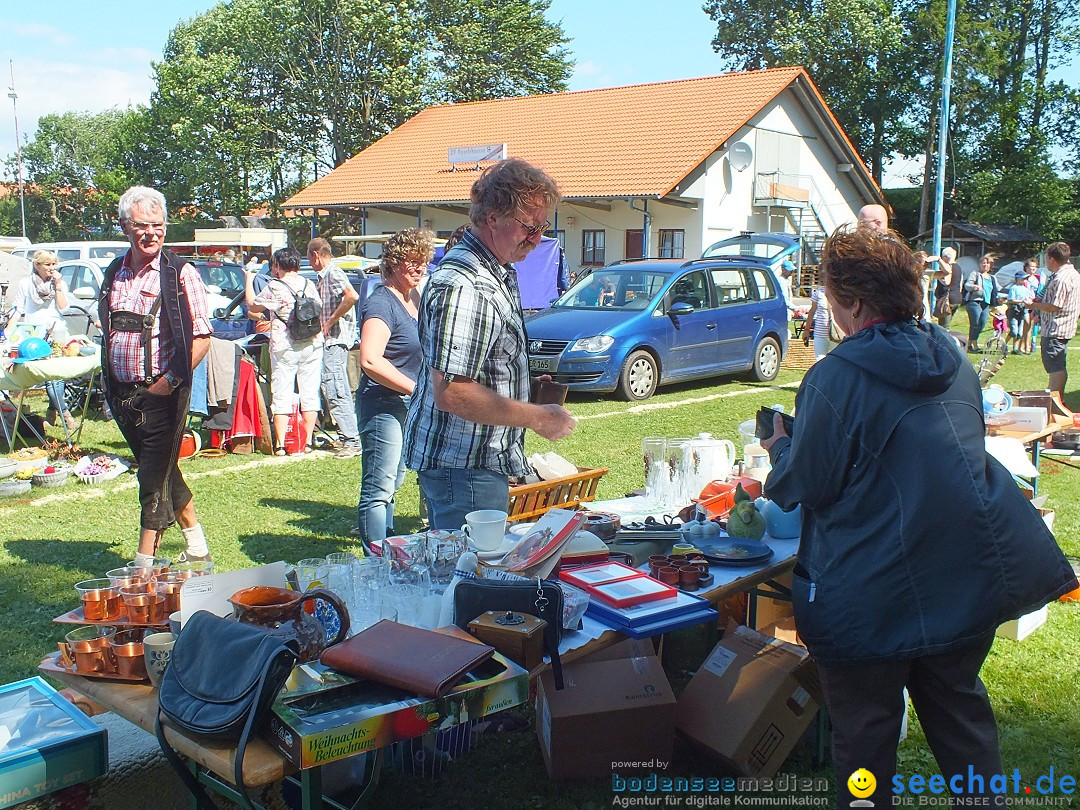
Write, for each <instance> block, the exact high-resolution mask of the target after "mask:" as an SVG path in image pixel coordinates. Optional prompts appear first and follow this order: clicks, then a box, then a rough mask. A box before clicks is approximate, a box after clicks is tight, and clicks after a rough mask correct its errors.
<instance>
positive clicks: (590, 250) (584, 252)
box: [581, 231, 606, 265]
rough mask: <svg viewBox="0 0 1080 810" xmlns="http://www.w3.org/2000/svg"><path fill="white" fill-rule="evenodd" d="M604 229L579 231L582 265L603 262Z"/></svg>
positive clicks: (600, 263)
mask: <svg viewBox="0 0 1080 810" xmlns="http://www.w3.org/2000/svg"><path fill="white" fill-rule="evenodd" d="M605 233H606V232H605V231H582V232H581V263H582V264H584V265H598V264H599V265H602V264H603V263H604V234H605Z"/></svg>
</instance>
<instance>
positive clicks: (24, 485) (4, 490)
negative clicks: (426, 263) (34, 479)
mask: <svg viewBox="0 0 1080 810" xmlns="http://www.w3.org/2000/svg"><path fill="white" fill-rule="evenodd" d="M31 486H32V484H31V483H30V480H29V479H26V480H22V481H16V480H11V481H0V497H8V496H10V495H22V494H24V493H26V492H29V491H30V487H31Z"/></svg>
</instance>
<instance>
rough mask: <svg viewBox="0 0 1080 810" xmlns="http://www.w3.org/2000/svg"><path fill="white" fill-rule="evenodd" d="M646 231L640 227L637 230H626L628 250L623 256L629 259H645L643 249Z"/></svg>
mask: <svg viewBox="0 0 1080 810" xmlns="http://www.w3.org/2000/svg"><path fill="white" fill-rule="evenodd" d="M644 241H645V240H644V232H643V231H642V230H641V229H640V228H639V229H638V230H636V231H627V232H626V251H625V252H624V253H623V257H624V258H627V259H643V258H645V257H644V256H643V255H642V252H641V249H642V244H643V243H644Z"/></svg>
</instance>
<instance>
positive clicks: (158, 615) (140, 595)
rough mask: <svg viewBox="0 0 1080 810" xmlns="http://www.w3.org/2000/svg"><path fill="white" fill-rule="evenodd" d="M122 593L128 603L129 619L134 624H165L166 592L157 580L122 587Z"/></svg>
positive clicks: (126, 603) (125, 602)
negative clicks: (162, 590)
mask: <svg viewBox="0 0 1080 810" xmlns="http://www.w3.org/2000/svg"><path fill="white" fill-rule="evenodd" d="M120 595H121V596H122V597H123V598H124V604H125V605H127V612H128V621H130V622H131V623H132V624H162V625H163V624H165V616H166V613H165V594H164V593H161V592H160V591H159V588H158V585H157V582H155V581H151V582H142V583H138V584H135V585H132V586H131V587H129V588H121V589H120Z"/></svg>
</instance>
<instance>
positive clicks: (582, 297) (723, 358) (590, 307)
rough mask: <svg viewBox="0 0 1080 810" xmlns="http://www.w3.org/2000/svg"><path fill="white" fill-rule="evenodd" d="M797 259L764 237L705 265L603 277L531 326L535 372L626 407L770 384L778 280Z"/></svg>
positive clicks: (653, 262)
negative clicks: (698, 387)
mask: <svg viewBox="0 0 1080 810" xmlns="http://www.w3.org/2000/svg"><path fill="white" fill-rule="evenodd" d="M766 238H767V241H766ZM797 250H798V241H797V238H795V237H788V236H784V235H780V234H761V235H759V236H758V237H757V238H756V239H754V240H753V241H750V237H748V236H744V237H735V238H734V239H731V240H725V241H724V242H720V243H717V244H716V245H712V246H711V247H710V248H709V249H708V250H707V251H706V253H707V254H708V255H709V257H708V258H702V259H694V260H690V261H682V260H677V259H676V260H664V259H646V260H638V261H626V262H622V263H618V264H613V265H609V266H607V267H603V268H597V269H596V270H594V271H593V272H592V273H591V274H589V275H588V276H586V277H585V278H582V279H579V280H578V281H577V283H575V284H574V285H573V286H572V287H571V288H570V289H569V290H567V291H566V292H565V293H564V294H563V295H562V296H560V297H559V298H558V299H557V300H556V301H555V302H554V303H553V304H552V305H551V306H550V307H548V308H547V309H544V310H542V311H540V312H538V313H535V314H533V315H531V316H529V317H527V318H526V328H527V330H528V335H529V347H528V348H529V369H530V371H531V372H532V373H533V374H550V375H551V377H552V379H554V380H555V381H557V382H561V383H566V384H567V385H568V386H569V387H570V390H572V391H598V392H611V391H614V392H616V394H617V396H619V397H620V398H622V399H626V400H643V399H648V398H649V397H651V396H652V395H653V393H654V392H655V391H656V389H657V387H658V386H660V385H664V384H667V383H673V382H680V381H683V380H693V379H699V378H704V377H713V376H717V375H721V374H735V373H742V372H750V373H751V374H752V375H753V377H754V378H755V379H757V380H760V381H763V382H767V381H769V380H773V379H775V378H776V375H777V374H778V373H779V371H780V362H781V360H782V359H783V357H784V355H785V354H786V353H787V348H788V323H787V307H786V306H785V304H784V299H783V297H782V295H781V293H780V287H779V282H778V281H777V276H776V275H775V270H776V268H777V267H778V266H779V264H780V262H782V261H783V260H784V259H786V258H787V257H789V256H791V255H792V254H793V253H794V252H796V251H797Z"/></svg>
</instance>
